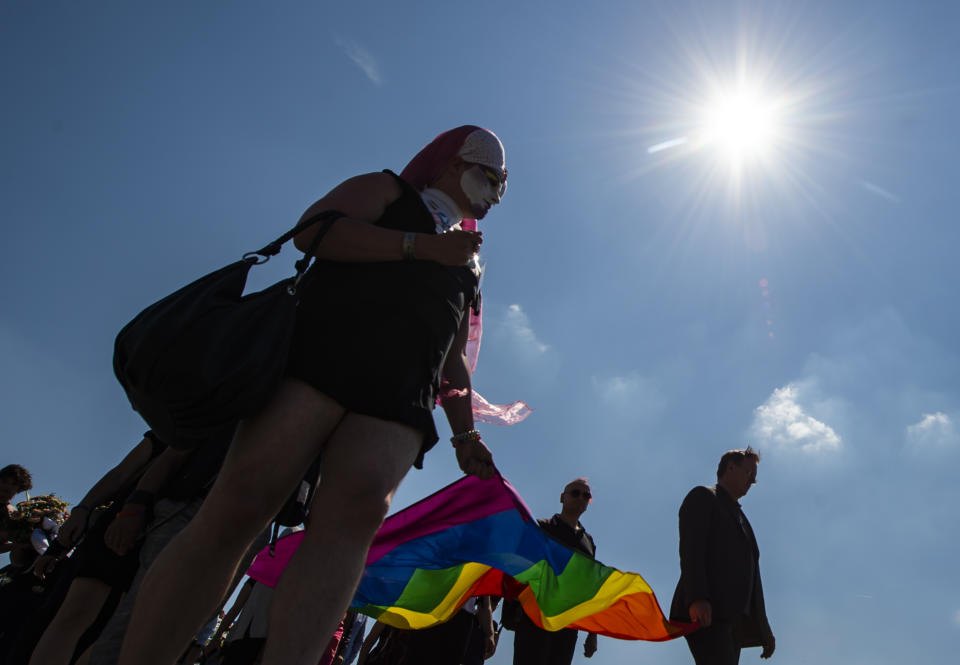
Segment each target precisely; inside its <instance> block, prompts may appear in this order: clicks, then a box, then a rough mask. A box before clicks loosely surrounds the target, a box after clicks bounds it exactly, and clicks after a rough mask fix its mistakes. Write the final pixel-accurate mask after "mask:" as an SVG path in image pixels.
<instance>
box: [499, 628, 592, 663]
mask: <svg viewBox="0 0 960 665" xmlns="http://www.w3.org/2000/svg"><path fill="white" fill-rule="evenodd" d="M576 648H577V631H575V630H572V629H570V628H564V629H563V630H558V631H556V632H551V631H549V630H543V629H542V628H538V627H537V626H535V625H534V624H533V622H531V621H529V620H527V621H524V622H522V623H521V624H520V625H519V626H518V627H517V630H516V631H515V632H514V635H513V665H570V663H571V662H573V652H574V651H575V650H576Z"/></svg>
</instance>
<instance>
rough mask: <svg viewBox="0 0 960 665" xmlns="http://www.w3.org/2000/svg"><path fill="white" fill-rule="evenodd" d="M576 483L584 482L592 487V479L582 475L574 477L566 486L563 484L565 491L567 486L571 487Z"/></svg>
mask: <svg viewBox="0 0 960 665" xmlns="http://www.w3.org/2000/svg"><path fill="white" fill-rule="evenodd" d="M574 483H583V484H584V485H586V486H587V487H590V481H589V480H588V479H586V478H583V477H580V478H574V479H573V480H571V481H570V482H569V483H567V484H566V485H564V486H563V491H564V492H566V491H567V488H568V487H570V486H571V485H573V484H574Z"/></svg>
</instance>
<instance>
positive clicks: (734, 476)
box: [717, 446, 760, 499]
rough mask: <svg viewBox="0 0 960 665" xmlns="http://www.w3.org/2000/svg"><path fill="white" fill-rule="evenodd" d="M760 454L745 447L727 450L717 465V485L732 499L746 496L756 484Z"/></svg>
mask: <svg viewBox="0 0 960 665" xmlns="http://www.w3.org/2000/svg"><path fill="white" fill-rule="evenodd" d="M759 463H760V453H758V452H757V451H756V450H754V449H753V448H751V447H749V446H747V447H746V448H744V449H743V450H728V451H727V452H725V453H724V454H723V457H721V458H720V464H719V465H717V483H718V484H719V485H720V486H721V487H722V488H723V489H725V490H726V491H727V493H729V494H730V496H732V497H733V498H734V499H739V498H741V497H743V496H745V495H746V493H747V492H748V491H749V490H750V486H751V485H753V484H754V483H756V482H757V465H758V464H759Z"/></svg>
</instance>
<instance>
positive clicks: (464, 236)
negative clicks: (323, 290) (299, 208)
mask: <svg viewBox="0 0 960 665" xmlns="http://www.w3.org/2000/svg"><path fill="white" fill-rule="evenodd" d="M400 194H401V190H400V185H398V184H397V182H396V180H395V179H394V178H393V176H391V175H390V174H388V173H367V174H365V175H360V176H356V177H354V178H350V179H349V180H346V181H344V182H342V183H340V184H339V185H337V186H336V187H335V188H334V189H333V190H332V191H331V192H330V193H329V194H327V195H326V196H324V197H323V198H322V199H320V200H319V201H317V202H316V203H314V204H313V205H312V206H310V207H309V208H307V211H306V212H305V213H304V214H303V217H301V218H300V221H304V220H306V219H307V218H308V217H311V216H313V215H315V214H317V213H319V212H323V211H324V210H337V211H339V212H341V213H343V214H344V215H345V216H344V217H342V218H340V219H338V220H337V221H336V222H335V223H334V224H333V226H332V227H331V228H330V231H329V232H328V233H327V235H326V236H324V238H323V241H322V242H321V243H320V245H319V246H318V247H317V249H316V251H315V252H314V254H315V255H316V256H317V257H318V258H321V259H328V260H331V261H345V262H363V261H401V260H403V235H404V232H403V231H397V230H395V229H385V228H381V227H379V226H376V225H375V224H374V223H373V222H375V221H376V220H378V219H380V217H381V216H382V215H383V213H384V211H385V210H386V208H387V206H388V205H390V204H391V203H393V202H394V201H396V200H397V199H398V198H399V197H400ZM316 233H317V227H316V226H314V227H311V228H309V229H307V230H306V231H304V232H302V233H301V234H300V235H298V236H297V237H296V238H294V240H293V243H294V245H296V247H297V249H299V250H300V251H301V252H305V251H306V250H307V249H308V248H309V247H310V242H311V241H312V240H313V237H314V236H315V235H316ZM415 235H416V240H415V243H414V256H415V257H416V258H418V259H423V260H427V261H436V262H437V263H442V264H444V265H451V266H462V265H465V264H466V263H467V261H469V260H470V257H472V256H473V254H474V253H476V250H477V247H478V246H479V245H480V243H481V242H483V238H482V235H481V234H480V233H478V232H474V231H451V232H449V233H444V234H443V235H434V234H430V233H417V234H415Z"/></svg>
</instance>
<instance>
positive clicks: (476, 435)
mask: <svg viewBox="0 0 960 665" xmlns="http://www.w3.org/2000/svg"><path fill="white" fill-rule="evenodd" d="M479 440H480V432H479V431H477V430H475V429H468V430H467V431H466V432H460V433H459V434H454V435H453V436H451V437H450V443H452V444H453V447H454V448H456V447H457V446H459V445H460V444H461V443H466V442H467V441H479Z"/></svg>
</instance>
